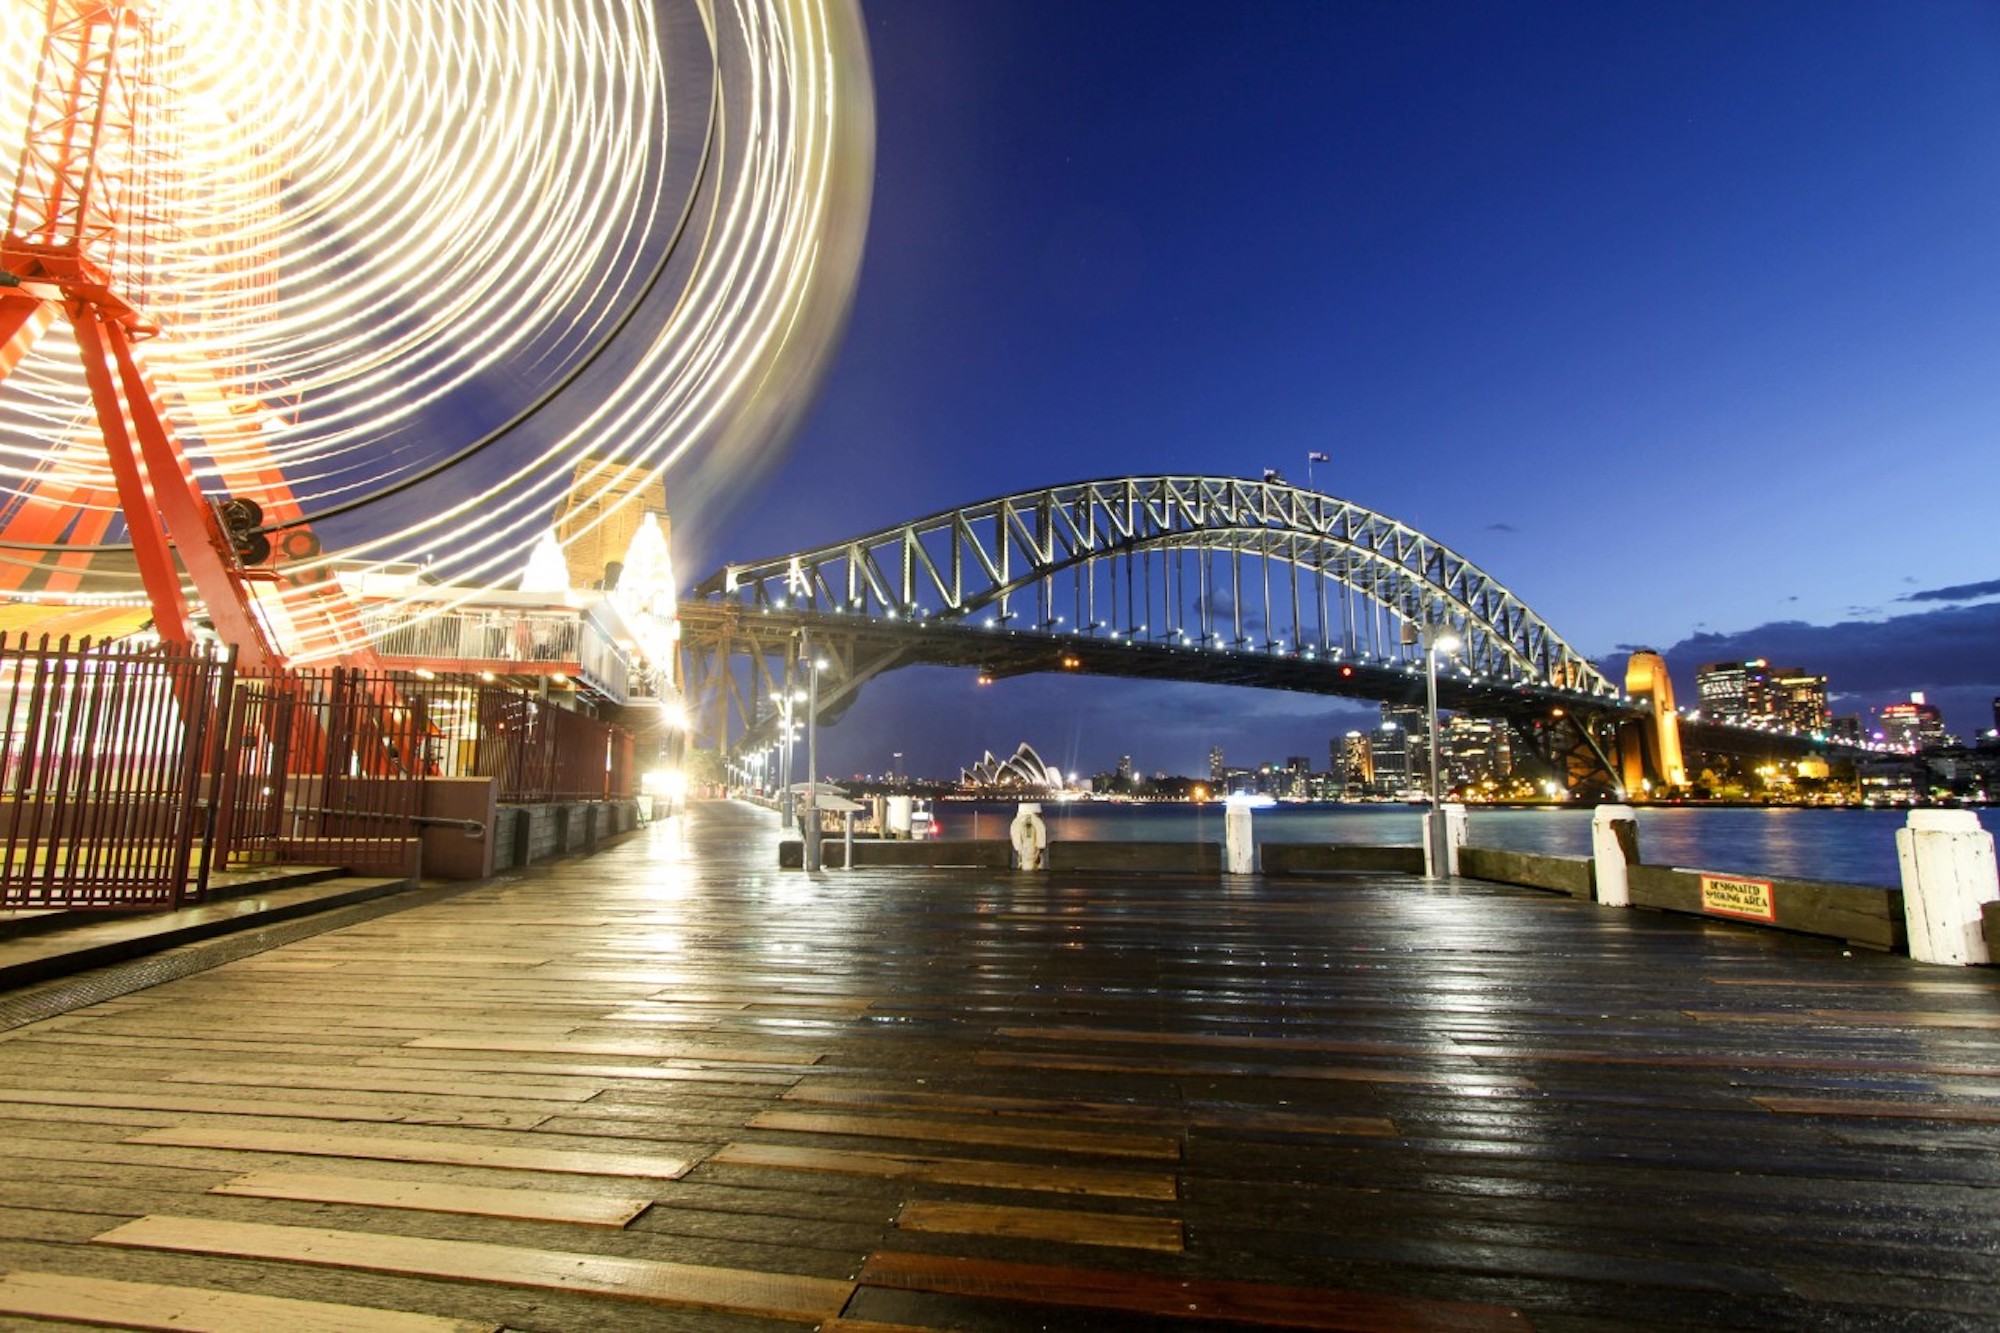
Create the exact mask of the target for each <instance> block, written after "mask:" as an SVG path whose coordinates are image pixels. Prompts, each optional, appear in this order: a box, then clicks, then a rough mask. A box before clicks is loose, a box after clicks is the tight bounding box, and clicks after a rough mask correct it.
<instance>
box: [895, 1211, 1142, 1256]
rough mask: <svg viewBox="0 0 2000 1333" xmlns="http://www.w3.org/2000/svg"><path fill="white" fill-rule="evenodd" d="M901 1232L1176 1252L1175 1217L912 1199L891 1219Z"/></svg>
mask: <svg viewBox="0 0 2000 1333" xmlns="http://www.w3.org/2000/svg"><path fill="white" fill-rule="evenodd" d="M896 1225H897V1226H898V1227H900V1228H901V1229H902V1230H904V1231H933V1232H941V1233H945V1234H949V1235H965V1236H1004V1237H1007V1238H1009V1239H1012V1240H1046V1241H1055V1242H1058V1243H1060V1244H1064V1245H1101V1246H1108V1247H1116V1248H1122V1249H1133V1250H1160V1251H1163V1252H1166V1253H1170V1254H1178V1253H1180V1251H1181V1248H1182V1244H1181V1223H1180V1219H1178V1218H1172V1217H1131V1216H1127V1215H1125V1214H1122V1213H1091V1212H1080V1211H1076V1210H1071V1209H1057V1208H1021V1207H1010V1206H1007V1205H1004V1204H992V1203H944V1202H938V1201H927V1200H913V1201H912V1202H910V1203H906V1204H904V1205H903V1211H902V1212H900V1213H898V1214H897V1215H896Z"/></svg>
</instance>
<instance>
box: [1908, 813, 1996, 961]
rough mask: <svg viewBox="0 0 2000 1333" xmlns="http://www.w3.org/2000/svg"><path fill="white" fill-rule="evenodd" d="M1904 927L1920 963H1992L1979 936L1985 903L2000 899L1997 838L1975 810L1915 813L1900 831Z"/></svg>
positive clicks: (1983, 938)
mask: <svg viewBox="0 0 2000 1333" xmlns="http://www.w3.org/2000/svg"><path fill="white" fill-rule="evenodd" d="M1896 860H1897V861H1898V862H1900V863H1901V866H1902V871H1903V921H1904V924H1905V926H1906V927H1907V928H1908V930H1909V935H1910V957H1912V958H1914V959H1916V960H1917V961H1918V962H1920V963H1949V964H1953V965H1955V966H1958V967H1964V966H1966V965H1967V964H1969V963H1990V962H1992V961H1993V959H1992V956H1991V954H1990V953H1989V952H1988V951H1987V948H1986V937H1985V935H1984V934H1982V933H1981V931H1980V911H1979V905H1980V904H1981V903H1988V902H1992V901H1994V900H1996V899H2000V873H1996V871H1995V868H1994V861H1993V835H1992V834H1991V833H1988V832H1987V831H1986V830H1985V829H1983V828H1981V827H1980V825H1979V816H1978V815H1976V814H1974V813H1973V812H1972V811H1970V810H1912V811H1910V819H1909V823H1908V824H1906V825H1905V826H1904V827H1902V828H1899V829H1897V830H1896Z"/></svg>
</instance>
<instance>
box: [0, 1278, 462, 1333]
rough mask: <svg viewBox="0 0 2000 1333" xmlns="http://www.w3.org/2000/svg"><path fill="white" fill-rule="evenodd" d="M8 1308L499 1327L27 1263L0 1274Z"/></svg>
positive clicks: (208, 1332) (200, 1329) (263, 1322)
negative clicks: (32, 1267) (34, 1268)
mask: <svg viewBox="0 0 2000 1333" xmlns="http://www.w3.org/2000/svg"><path fill="white" fill-rule="evenodd" d="M0 1314H10V1315H20V1316H23V1317H25V1318H29V1319H63V1320H73V1321H74V1322H76V1323H79V1324H91V1325H96V1326H100V1327H104V1328H137V1329H160V1330H174V1331H176V1333H274V1331H275V1330H283V1333H493V1330H495V1329H497V1328H498V1327H499V1325H497V1324H490V1323H484V1322H481V1321H478V1320H467V1319H444V1318H439V1317H437V1316H435V1315H423V1314H410V1313H406V1312H404V1311H400V1310H378V1309H371V1308H368V1307H365V1306H359V1305H336V1304H333V1303H330V1302H327V1301H302V1300H293V1299H290V1298H288V1297H283V1296H257V1295H251V1294H247V1293H244V1292H235V1291H210V1290H206V1289H203V1288H201V1287H176V1286H167V1285H165V1284H163V1283H158V1282H115V1281H112V1280H111V1279H109V1278H98V1277H73V1276H70V1275H68V1274H64V1273H34V1272H25V1271H22V1270H19V1269H16V1270H15V1271H13V1272H11V1273H8V1274H6V1275H5V1276H4V1277H0Z"/></svg>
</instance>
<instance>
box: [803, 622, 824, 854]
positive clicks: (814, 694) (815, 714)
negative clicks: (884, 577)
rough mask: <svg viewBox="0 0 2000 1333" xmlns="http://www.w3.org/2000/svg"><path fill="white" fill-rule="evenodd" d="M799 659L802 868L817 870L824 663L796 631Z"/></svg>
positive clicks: (805, 636) (808, 637)
mask: <svg viewBox="0 0 2000 1333" xmlns="http://www.w3.org/2000/svg"><path fill="white" fill-rule="evenodd" d="M799 656H800V657H801V658H802V659H804V661H805V667H806V810H807V811H808V812H809V813H808V815H807V818H806V821H805V867H806V869H807V870H809V871H811V870H818V869H819V671H820V668H821V667H822V666H824V665H826V664H825V663H823V662H821V661H819V660H818V659H817V658H815V657H814V656H813V655H812V634H811V632H810V631H807V630H801V631H799Z"/></svg>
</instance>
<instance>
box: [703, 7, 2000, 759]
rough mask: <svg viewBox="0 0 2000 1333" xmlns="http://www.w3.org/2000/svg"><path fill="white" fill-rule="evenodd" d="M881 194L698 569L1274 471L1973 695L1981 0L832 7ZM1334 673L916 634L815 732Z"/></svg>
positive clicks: (981, 744) (988, 732) (1114, 748)
mask: <svg viewBox="0 0 2000 1333" xmlns="http://www.w3.org/2000/svg"><path fill="white" fill-rule="evenodd" d="M863 4H864V8H865V13H866V17H867V23H868V32H869V38H870V42H871V44H872V56H873V61H874V81H875V94H876V101H877V116H878V136H879V137H878V147H877V154H878V156H877V175H876V190H875V198H874V213H873V218H872V221H871V224H870V233H869V238H868V245H867V255H866V259H865V262H864V268H863V272H862V278H861V285H860V289H859V293H858V296H857V299H856V303H855V308H854V312H853V318H852V324H851V326H850V328H849V331H848V335H847V338H846V342H845V344H844V346H843V348H842V351H841V353H840V355H839V356H838V358H837V359H836V361H835V363H834V365H833V366H832V368H831V370H830V372H829V374H828V376H827V380H826V384H825V387H824V390H823V392H822V394H821V397H820V399H819V403H818V406H817V408H816V410H815V411H814V412H813V413H812V414H811V415H810V417H809V418H808V420H807V422H806V424H805V426H804V428H803V430H802V431H801V433H800V435H799V437H798V439H797V441H796V444H795V446H794V448H793V451H792V453H791V455H790V456H789V458H788V460H787V462H786V463H785V464H784V466H783V467H782V468H781V469H780V470H778V471H777V472H775V473H773V474H771V475H770V476H768V477H765V478H763V479H762V480H761V481H760V482H759V483H758V484H757V485H756V486H755V487H754V488H752V489H751V490H750V491H749V492H748V493H747V494H746V496H745V497H744V499H743V500H742V502H741V503H740V504H739V505H738V506H737V508H736V509H735V510H734V511H733V512H730V513H709V514H687V513H679V514H676V531H677V540H679V541H680V542H681V543H682V549H681V551H680V553H679V557H678V558H679V560H680V561H681V563H682V567H683V573H684V575H686V576H687V577H688V578H689V579H690V581H692V579H693V578H696V577H699V576H700V575H702V574H705V573H707V572H708V571H709V570H710V569H712V568H714V567H715V566H717V565H719V564H720V563H722V562H723V561H725V560H749V559H755V558H759V557H765V556H771V555H776V554H781V553H784V552H788V551H792V550H797V549H801V548H804V547H809V546H816V545H820V544H823V543H826V542H830V541H833V540H837V539H840V538H843V537H849V536H855V535H859V534H861V533H865V532H870V531H873V530H876V529H878V528H883V527H887V526H890V525H892V524H894V523H896V522H898V521H901V520H905V519H909V518H914V517H916V516H918V515H921V514H925V513H929V512H932V511H935V510H940V509H946V508H951V507H954V506H957V505H959V504H964V503H968V502H971V501H974V500H979V499H984V498H987V497H990V496H994V495H1000V494H1005V493H1008V492H1012V491H1019V490H1027V489H1032V488H1035V487H1039V486H1045V485H1051V484H1056V483H1060V482H1067V481H1077V480H1083V479H1086V478H1092V477H1102V476H1116V475H1125V474H1133V473H1151V472H1201V473H1216V474H1233V475H1241V476H1252V477H1254V476H1257V475H1258V474H1259V473H1260V471H1261V470H1262V469H1263V468H1266V467H1275V468H1279V469H1282V470H1283V471H1284V473H1285V475H1286V476H1287V477H1288V478H1289V479H1290V480H1292V481H1294V482H1299V483H1303V482H1304V481H1305V480H1306V454H1307V453H1308V452H1309V451H1313V450H1319V451H1324V452H1326V453H1328V454H1330V455H1331V456H1332V462H1331V463H1330V464H1321V465H1318V466H1317V467H1315V468H1314V469H1313V481H1314V482H1315V483H1316V485H1317V487H1318V488H1319V489H1321V490H1324V491H1327V492H1329V493H1331V494H1334V495H1338V496H1341V497H1343V498H1346V499H1350V500H1353V501H1356V502H1358V503H1360V504H1363V505H1366V506H1369V507H1371V508H1374V509H1377V510H1379V511H1381V512H1383V513H1386V514H1388V515H1390V516H1392V517H1395V518H1398V519H1401V520H1403V521H1405V522H1407V523H1410V524H1413V525H1415V526H1416V527H1419V528H1421V529H1423V530H1425V531H1427V532H1429V533H1431V534H1432V535H1434V536H1436V537H1437V538H1439V539H1440V540H1442V541H1444V542H1446V543H1448V544H1449V545H1451V546H1453V547H1455V548H1457V549H1458V550H1459V551H1460V552H1462V553H1463V554H1465V555H1467V556H1468V557H1470V558H1471V559H1472V560H1474V561H1475V562H1476V563H1478V564H1479V565H1481V566H1482V567H1484V568H1485V569H1486V570H1487V571H1489V572H1490V573H1492V574H1493V575H1494V576H1496V577H1497V578H1499V579H1500V580H1501V581H1502V582H1504V583H1506V584H1507V585H1508V586H1509V587H1511V588H1512V589H1513V590H1514V591H1515V592H1516V593H1518V594H1519V595H1520V596H1521V597H1522V598H1523V599H1524V600H1526V601H1527V603H1528V604H1529V605H1530V606H1532V607H1533V608H1534V609H1535V610H1536V611H1537V612H1538V613H1540V614H1541V615H1542V616H1543V617H1544V618H1545V619H1546V620H1548V621H1549V622H1550V623H1551V624H1553V625H1554V626H1555V627H1556V629H1557V630H1558V631H1559V632H1560V633H1562V634H1563V635H1564V636H1565V637H1566V638H1567V639H1568V640H1569V641H1570V642H1571V643H1573V644H1574V645H1575V646H1576V647H1578V648H1579V649H1581V650H1583V651H1584V652H1586V653H1588V654H1591V655H1593V656H1597V657H1599V658H1601V659H1605V660H1606V661H1608V662H1610V663H1611V664H1612V665H1613V666H1614V674H1617V675H1622V670H1623V652H1622V650H1624V649H1626V648H1629V647H1630V646H1632V645H1639V644H1643V645H1649V646H1653V647H1657V648H1660V649H1662V650H1666V651H1668V653H1669V657H1670V660H1671V661H1672V662H1673V663H1674V665H1675V667H1676V675H1677V684H1678V685H1679V686H1680V688H1681V690H1682V692H1683V694H1684V696H1686V695H1691V694H1692V669H1693V667H1694V665H1696V664H1697V663H1699V662H1703V661H1708V660H1712V659H1719V658H1728V657H1745V656H1764V657H1770V658H1772V659H1773V660H1775V661H1779V662H1781V663H1782V664H1784V665H1801V666H1805V667H1807V668H1809V669H1812V670H1817V671H1823V672H1825V673H1827V674H1828V675H1829V676H1830V677H1831V678H1832V680H1831V686H1832V689H1833V691H1834V694H1835V700H1834V703H1835V711H1837V712H1862V711H1865V710H1866V709H1867V708H1868V707H1871V706H1874V707H1879V706H1880V705H1881V704H1884V703H1888V702H1891V701H1893V700H1895V699H1898V698H1901V697H1903V696H1904V695H1905V694H1906V693H1907V692H1908V691H1910V690H1913V689H1923V690H1927V691H1928V692H1929V694H1930V697H1931V698H1932V701H1933V702H1938V703H1941V704H1942V705H1943V706H1944V707H1945V716H1946V721H1947V723H1948V724H1949V725H1950V726H1951V727H1952V729H1953V730H1955V731H1957V732H1959V733H1961V734H1969V733H1971V732H1973V731H1975V730H1983V729H1985V728H1987V727H1990V726H1992V725H1993V723H1992V716H1991V712H1990V707H1989V703H1990V700H1991V699H1992V698H1993V697H1994V696H1995V695H1996V694H2000V555H1996V548H1995V543H1994V539H1993V532H1994V512H1995V506H1994V486H1993V460H1994V458H1995V456H1996V449H1995V443H1996V433H2000V240H1997V239H1996V238H2000V6H1996V5H1994V4H1991V3H1971V2H1963V3H1961V2H1955V0H1926V2H1925V3H1922V4H1914V5H1913V4H1893V3H1875V4H1846V3H1836V2H1831V0H1813V2H1812V3H1758V4H1751V5H1745V4H1737V3H1715V4H1692V3H1683V4H1644V5H1639V4H1603V3H1588V2H1586V3H1559V4H1524V3H1509V4H1504V5H1503V4H1491V3H1409V4H1404V3H1393V4H1392V3H1333V2H1331V0H1327V2H1324V3H1304V2H1302V0H1264V2H1261V3H1244V4H1237V5H1229V6H1222V7H1218V6H1216V5H1214V4H1193V3H1178V2H1176V0H863ZM1371 715H1372V713H1371V710H1370V709H1369V707H1368V706H1366V705H1361V704H1356V703H1350V702H1344V701H1340V700H1328V699H1313V698H1305V697H1301V696H1292V695H1282V694H1275V693H1266V692H1258V691H1247V690H1238V689H1226V688H1214V687H1207V688H1204V687H1196V686H1172V685H1160V684H1145V685H1142V684H1138V683H1134V682H1125V681H1103V680H1095V681H1093V680H1077V679H1071V678H1063V679H1054V678H1049V677H1028V678H1023V679H1017V680H1009V681H1002V682H1000V683H999V684H998V685H996V686H993V687H991V688H987V689H981V688H980V687H978V686H977V685H976V684H975V682H974V680H973V679H972V677H971V675H970V674H969V673H957V672H949V671H943V670H922V671H916V670H913V671H906V672H902V673H898V674H896V675H893V676H890V677H887V678H885V679H884V680H882V681H878V682H876V683H875V684H873V685H871V686H870V687H869V688H868V690H867V691H866V692H865V693H864V694H863V696H862V698H861V700H860V701H859V702H858V703H857V704H856V705H855V706H854V708H853V709H852V710H851V711H850V712H849V713H848V715H847V717H846V718H845V719H844V720H843V721H842V722H841V723H840V724H839V725H838V726H835V727H832V728H829V729H826V730H824V731H823V732H822V734H821V746H822V749H823V751H824V753H823V760H824V762H823V765H822V767H823V768H824V769H826V771H828V772H831V773H835V774H846V773H849V772H857V771H863V770H879V769H881V768H883V767H885V766H886V765H887V763H888V756H889V754H890V752H891V751H896V750H901V751H904V752H905V754H906V756H907V757H906V760H905V764H906V767H907V768H908V769H909V770H910V771H914V772H918V773H926V772H929V773H936V774H944V775H950V774H955V773H956V772H957V770H958V768H959V767H961V766H963V765H966V764H969V763H971V762H972V761H973V760H975V759H977V758H978V756H979V754H980V752H981V751H983V750H986V749H993V750H996V751H1004V750H1011V749H1012V748H1013V747H1014V745H1015V744H1016V743H1017V742H1019V741H1021V740H1028V741H1030V742H1032V743H1033V744H1035V745H1036V747H1037V748H1038V749H1040V750H1041V751H1042V752H1043V754H1044V755H1045V757H1047V758H1048V759H1049V760H1050V761H1051V762H1055V763H1057V764H1059V765H1061V766H1063V767H1066V768H1079V769H1082V770H1084V771H1086V772H1088V771H1092V770H1094V769H1100V768H1104V767H1108V766H1110V765H1111V764H1113V763H1115V762H1116V760H1117V757H1118V756H1119V755H1120V754H1126V753H1129V754H1131V755H1132V756H1133V759H1134V761H1135V762H1136V763H1137V764H1138V765H1139V767H1140V768H1141V769H1144V770H1154V769H1165V770H1169V771H1180V772H1195V771H1200V770H1202V769H1205V767H1206V752H1207V749H1208V747H1209V746H1210V745H1212V744H1219V745H1222V746H1223V747H1224V749H1225V752H1226V753H1227V755H1228V757H1229V759H1230V762H1232V763H1249V762H1253V761H1261V760H1266V759H1273V758H1281V757H1283V756H1284V755H1287V754H1304V755H1308V756H1312V757H1313V758H1314V761H1315V763H1316V764H1323V763H1324V760H1325V756H1326V752H1327V740H1328V738H1329V737H1330V736H1332V735H1335V734H1338V733H1340V732H1343V731H1345V730H1346V729H1348V728H1349V727H1350V726H1354V725H1365V724H1366V721H1367V719H1368V718H1369V717H1370V716H1371Z"/></svg>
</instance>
